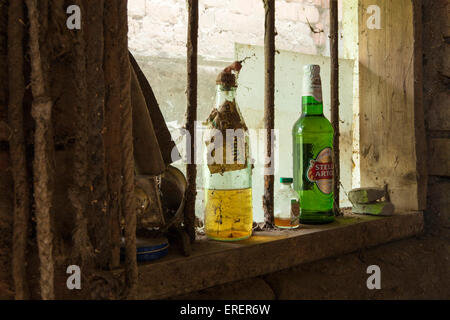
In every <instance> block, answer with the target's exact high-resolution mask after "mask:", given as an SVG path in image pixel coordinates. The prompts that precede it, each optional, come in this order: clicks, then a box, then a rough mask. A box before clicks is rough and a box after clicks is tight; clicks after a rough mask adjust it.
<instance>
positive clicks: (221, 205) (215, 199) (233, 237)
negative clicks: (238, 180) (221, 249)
mask: <svg viewBox="0 0 450 320" xmlns="http://www.w3.org/2000/svg"><path fill="white" fill-rule="evenodd" d="M205 196H206V201H205V203H206V208H205V230H206V235H207V237H208V238H210V239H214V240H221V241H237V240H243V239H247V238H249V237H250V236H251V234H252V225H253V209H252V188H246V189H229V190H211V189H207V190H206V192H205Z"/></svg>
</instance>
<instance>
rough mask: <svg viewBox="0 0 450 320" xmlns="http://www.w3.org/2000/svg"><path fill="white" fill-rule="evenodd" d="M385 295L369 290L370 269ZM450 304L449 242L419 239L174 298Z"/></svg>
mask: <svg viewBox="0 0 450 320" xmlns="http://www.w3.org/2000/svg"><path fill="white" fill-rule="evenodd" d="M373 264H375V265H378V266H379V267H380V269H381V290H368V289H367V286H366V281H367V278H368V276H369V275H368V274H367V273H366V270H367V267H368V266H369V265H373ZM272 298H273V299H450V238H447V239H445V238H444V237H442V238H439V237H435V236H421V237H417V238H411V239H406V240H402V241H398V242H394V243H391V244H386V245H382V246H379V247H375V248H372V249H369V250H363V251H360V252H357V253H352V254H347V255H343V256H340V257H337V258H331V259H324V260H321V261H317V262H313V263H308V264H304V265H302V266H298V267H295V268H291V269H288V270H283V271H280V272H276V273H272V274H269V275H266V276H264V277H259V278H253V279H247V280H243V281H237V282H233V283H229V284H226V285H222V286H216V287H213V288H209V289H205V290H202V291H198V292H194V293H191V294H188V295H184V296H179V297H176V298H175V299H272Z"/></svg>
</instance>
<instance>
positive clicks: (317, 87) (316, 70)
mask: <svg viewBox="0 0 450 320" xmlns="http://www.w3.org/2000/svg"><path fill="white" fill-rule="evenodd" d="M303 96H313V97H314V99H316V100H317V101H318V102H322V81H321V79H320V66H319V65H317V64H308V65H305V66H304V67H303Z"/></svg>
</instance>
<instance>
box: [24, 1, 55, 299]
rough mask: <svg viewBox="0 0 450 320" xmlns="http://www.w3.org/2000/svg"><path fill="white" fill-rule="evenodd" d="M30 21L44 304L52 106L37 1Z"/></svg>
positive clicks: (48, 285)
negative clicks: (49, 135) (49, 136)
mask: <svg viewBox="0 0 450 320" xmlns="http://www.w3.org/2000/svg"><path fill="white" fill-rule="evenodd" d="M26 5H27V9H28V18H29V23H30V26H29V30H30V31H29V32H30V36H29V48H30V49H29V50H30V64H31V88H32V92H33V103H32V107H31V115H32V117H33V119H34V121H35V125H36V127H35V133H34V161H33V182H34V201H35V215H36V229H37V244H38V251H39V262H40V289H41V297H42V299H43V300H52V299H54V298H55V290H54V258H53V232H52V229H51V216H50V207H51V203H52V196H53V194H52V190H51V188H50V186H49V181H50V176H51V172H50V170H49V168H48V165H49V150H50V149H53V148H54V146H53V145H50V144H49V141H48V139H47V133H48V132H49V131H51V130H52V121H51V115H52V108H53V102H52V100H51V98H50V95H49V94H48V92H47V89H46V88H48V87H49V86H48V82H47V77H46V76H45V74H44V73H45V71H44V68H45V67H44V66H45V65H47V57H46V55H45V54H43V52H42V51H41V47H40V43H39V36H40V34H41V33H40V23H39V10H38V4H37V0H26Z"/></svg>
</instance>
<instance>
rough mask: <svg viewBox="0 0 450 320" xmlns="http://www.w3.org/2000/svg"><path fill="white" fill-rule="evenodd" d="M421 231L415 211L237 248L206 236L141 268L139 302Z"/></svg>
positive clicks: (273, 234) (304, 229) (304, 228)
mask: <svg viewBox="0 0 450 320" xmlns="http://www.w3.org/2000/svg"><path fill="white" fill-rule="evenodd" d="M422 231H423V214H422V213H421V212H410V213H402V214H396V215H394V216H392V217H385V218H381V217H371V216H356V215H352V214H347V215H345V216H343V217H339V218H337V219H336V221H335V222H334V223H331V224H328V225H320V226H309V225H301V226H300V228H299V229H296V230H275V231H264V232H255V233H254V235H253V236H252V237H251V238H250V239H247V240H243V241H239V242H232V243H225V242H216V241H211V240H208V239H206V238H204V237H202V238H200V239H199V240H197V241H196V243H194V245H193V248H192V254H191V256H190V257H183V256H181V255H180V254H179V253H178V252H177V250H172V252H170V253H169V255H168V256H166V257H164V258H163V259H161V260H158V261H155V262H150V263H146V264H140V265H139V284H138V285H139V288H138V298H140V299H164V298H168V297H171V296H176V295H181V294H186V293H189V292H192V291H197V290H202V289H205V288H208V287H212V286H215V285H220V284H224V283H227V282H232V281H237V280H242V279H246V278H250V277H256V276H261V275H264V274H268V273H272V272H275V271H279V270H282V269H286V268H290V267H294V266H296V265H299V264H302V263H306V262H312V261H315V260H320V259H324V258H328V257H333V256H337V255H341V254H345V253H350V252H354V251H357V250H359V249H363V248H366V247H371V246H375V245H379V244H383V243H387V242H390V241H393V240H399V239H402V238H407V237H410V236H414V235H417V234H420V233H421V232H422Z"/></svg>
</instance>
